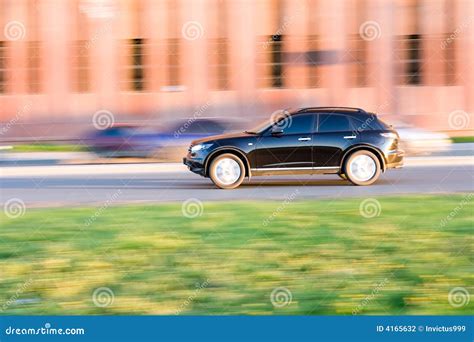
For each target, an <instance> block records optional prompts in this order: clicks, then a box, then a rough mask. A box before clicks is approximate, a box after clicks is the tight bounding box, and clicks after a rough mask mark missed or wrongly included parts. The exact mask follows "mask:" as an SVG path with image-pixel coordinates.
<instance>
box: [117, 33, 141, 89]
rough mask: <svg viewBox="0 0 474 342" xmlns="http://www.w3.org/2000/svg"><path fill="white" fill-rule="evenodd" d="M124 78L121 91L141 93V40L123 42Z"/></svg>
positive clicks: (134, 39)
mask: <svg viewBox="0 0 474 342" xmlns="http://www.w3.org/2000/svg"><path fill="white" fill-rule="evenodd" d="M124 48H125V51H126V55H125V60H126V62H125V66H124V69H125V70H124V71H125V77H124V81H123V82H122V89H124V90H132V91H143V90H144V89H145V70H144V64H143V57H144V56H143V54H144V48H145V41H144V39H142V38H133V39H128V40H126V41H125V47H124Z"/></svg>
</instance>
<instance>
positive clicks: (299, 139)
mask: <svg viewBox="0 0 474 342" xmlns="http://www.w3.org/2000/svg"><path fill="white" fill-rule="evenodd" d="M309 140H311V138H298V141H309Z"/></svg>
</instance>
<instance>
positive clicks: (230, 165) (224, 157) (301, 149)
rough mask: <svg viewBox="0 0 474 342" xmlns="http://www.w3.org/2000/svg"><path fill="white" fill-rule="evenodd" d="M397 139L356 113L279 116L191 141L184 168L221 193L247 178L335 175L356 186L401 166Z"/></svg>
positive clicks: (331, 110)
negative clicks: (203, 179)
mask: <svg viewBox="0 0 474 342" xmlns="http://www.w3.org/2000/svg"><path fill="white" fill-rule="evenodd" d="M398 143H399V137H398V133H397V132H396V131H395V130H394V129H393V128H392V127H391V126H388V125H387V124H385V123H384V122H382V121H381V120H380V119H379V118H377V116H376V115H375V114H373V113H368V112H366V111H364V110H363V109H360V108H346V107H315V108H301V109H298V110H293V111H287V110H285V111H280V112H277V113H274V114H273V115H272V117H271V118H270V119H269V120H267V121H265V122H263V123H262V124H260V125H258V126H257V127H255V128H253V129H251V130H248V131H245V132H243V133H237V134H224V135H217V136H211V137H207V138H204V139H199V140H196V141H193V142H192V143H191V146H190V147H189V150H188V155H187V156H186V158H184V159H183V162H184V164H185V165H187V166H188V168H189V169H190V170H191V171H192V172H195V173H197V174H199V175H201V176H204V177H209V178H211V179H212V181H213V182H214V184H216V185H217V186H218V187H219V188H222V189H233V188H236V187H238V186H239V185H240V184H241V183H242V181H243V179H244V178H245V177H246V176H247V177H249V178H250V177H251V176H260V175H273V174H297V173H298V174H299V173H301V174H315V173H318V174H321V173H323V174H338V175H339V176H340V177H342V178H344V179H348V180H349V181H351V182H352V183H354V184H356V185H369V184H372V183H374V182H375V181H376V180H377V179H378V178H379V176H380V173H381V172H383V171H385V170H387V169H389V168H398V167H401V166H402V165H403V155H404V153H403V151H402V150H400V149H399V148H398Z"/></svg>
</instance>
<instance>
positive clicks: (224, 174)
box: [209, 153, 245, 189]
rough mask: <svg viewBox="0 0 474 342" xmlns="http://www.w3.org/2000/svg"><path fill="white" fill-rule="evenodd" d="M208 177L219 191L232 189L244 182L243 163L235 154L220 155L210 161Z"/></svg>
mask: <svg viewBox="0 0 474 342" xmlns="http://www.w3.org/2000/svg"><path fill="white" fill-rule="evenodd" d="M209 177H210V178H211V180H212V181H213V182H214V184H215V185H216V186H217V187H219V188H221V189H234V188H236V187H238V186H239V185H240V184H241V183H242V182H243V180H244V177H245V166H244V163H243V162H242V160H241V159H240V158H239V157H237V156H236V155H235V154H232V153H225V154H221V155H220V156H217V157H216V158H214V159H213V160H212V162H211V166H210V169H209Z"/></svg>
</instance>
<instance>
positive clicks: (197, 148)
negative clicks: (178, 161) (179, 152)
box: [191, 144, 212, 153]
mask: <svg viewBox="0 0 474 342" xmlns="http://www.w3.org/2000/svg"><path fill="white" fill-rule="evenodd" d="M211 145H212V144H197V145H194V146H191V152H193V153H195V152H197V151H201V150H205V149H208V148H209V147H211Z"/></svg>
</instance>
